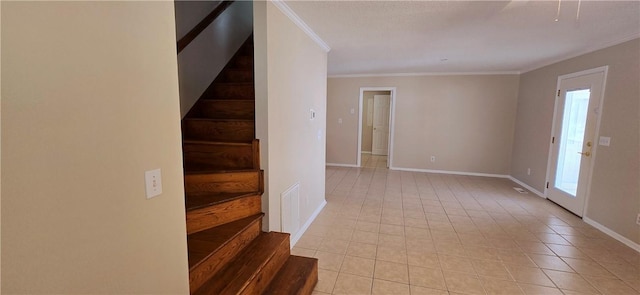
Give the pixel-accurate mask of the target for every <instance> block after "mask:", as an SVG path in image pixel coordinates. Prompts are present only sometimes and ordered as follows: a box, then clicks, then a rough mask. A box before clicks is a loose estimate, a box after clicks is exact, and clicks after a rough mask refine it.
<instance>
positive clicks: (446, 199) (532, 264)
mask: <svg viewBox="0 0 640 295" xmlns="http://www.w3.org/2000/svg"><path fill="white" fill-rule="evenodd" d="M363 166H365V167H376V168H360V169H358V168H337V167H327V173H326V178H327V181H326V199H327V205H326V207H325V208H324V210H323V211H322V212H321V213H320V215H319V216H318V218H317V219H316V220H315V221H314V223H313V224H312V225H311V226H310V227H309V229H308V230H307V232H306V233H305V234H304V235H303V236H302V238H301V239H300V240H299V241H298V243H297V244H296V245H295V247H294V248H293V250H292V252H293V253H294V254H296V255H303V256H311V257H317V258H318V259H319V282H318V284H317V286H316V288H315V291H314V294H640V254H639V253H638V252H635V251H634V250H632V249H631V248H629V247H627V246H625V245H623V244H621V243H619V242H617V241H616V240H614V239H612V238H610V237H608V236H606V235H605V234H603V233H602V232H600V231H598V230H597V229H595V228H593V227H591V226H589V225H587V224H586V223H584V222H583V221H582V220H581V219H579V218H577V217H576V216H574V215H571V214H570V213H567V212H566V211H564V209H562V208H560V207H558V206H556V205H555V204H553V203H551V202H549V201H547V200H544V199H542V198H539V197H537V196H536V195H533V194H531V193H529V194H519V193H517V192H516V191H515V190H513V188H512V187H513V186H516V185H515V184H514V183H512V182H511V181H509V180H506V179H497V178H486V177H471V176H457V175H443V174H429V173H417V172H400V171H390V170H388V169H386V168H384V167H386V158H385V157H379V156H370V155H364V156H363Z"/></svg>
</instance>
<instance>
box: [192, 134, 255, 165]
mask: <svg viewBox="0 0 640 295" xmlns="http://www.w3.org/2000/svg"><path fill="white" fill-rule="evenodd" d="M257 145H258V141H257V140H253V142H251V143H244V142H243V143H235V142H214V141H197V140H185V141H184V142H183V144H182V151H183V155H184V158H183V159H184V169H185V171H207V170H247V169H259V168H260V167H259V165H260V164H259V163H256V161H254V159H253V157H254V153H257V152H259V147H258V146H257ZM256 164H257V165H258V166H256Z"/></svg>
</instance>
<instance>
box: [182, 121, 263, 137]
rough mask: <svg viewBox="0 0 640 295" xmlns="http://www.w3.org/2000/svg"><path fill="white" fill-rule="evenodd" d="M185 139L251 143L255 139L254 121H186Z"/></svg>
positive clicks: (184, 123)
mask: <svg viewBox="0 0 640 295" xmlns="http://www.w3.org/2000/svg"><path fill="white" fill-rule="evenodd" d="M183 127H184V135H185V139H193V140H209V141H222V142H251V141H252V140H253V139H254V137H255V129H254V122H253V121H207V120H184V121H183Z"/></svg>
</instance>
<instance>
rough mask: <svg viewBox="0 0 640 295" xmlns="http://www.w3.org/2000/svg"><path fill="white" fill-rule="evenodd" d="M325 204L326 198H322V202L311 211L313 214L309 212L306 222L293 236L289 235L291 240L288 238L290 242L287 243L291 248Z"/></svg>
mask: <svg viewBox="0 0 640 295" xmlns="http://www.w3.org/2000/svg"><path fill="white" fill-rule="evenodd" d="M326 205H327V200H322V204H320V206H318V208H316V210H315V211H313V214H311V216H310V217H309V219H307V222H305V223H304V224H303V225H302V227H301V228H300V229H299V230H298V232H297V233H296V235H295V236H291V240H290V243H289V244H290V247H291V249H293V246H295V245H296V243H297V242H298V240H300V238H301V237H302V235H303V234H304V232H306V231H307V229H308V228H309V226H311V223H313V221H314V220H316V217H318V214H320V212H321V211H322V209H324V206H326Z"/></svg>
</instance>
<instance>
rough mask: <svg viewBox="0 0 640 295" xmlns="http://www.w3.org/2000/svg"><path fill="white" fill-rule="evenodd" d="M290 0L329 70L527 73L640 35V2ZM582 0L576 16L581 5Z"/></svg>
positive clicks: (339, 72)
mask: <svg viewBox="0 0 640 295" xmlns="http://www.w3.org/2000/svg"><path fill="white" fill-rule="evenodd" d="M558 3H559V2H558V1H534V0H529V1H528V0H514V1H286V4H287V5H288V6H289V7H290V8H291V9H292V10H293V11H294V12H295V13H296V14H297V15H298V16H299V17H300V18H301V19H302V20H303V21H304V22H306V23H307V24H308V25H309V27H311V29H313V31H315V33H316V34H317V35H318V36H320V37H321V38H322V39H323V40H324V41H325V42H326V43H327V44H328V45H329V46H330V47H331V51H330V52H329V65H328V67H329V69H328V70H329V75H352V74H390V73H478V72H483V73H484V72H526V71H528V70H532V69H535V68H538V67H541V66H544V65H547V64H550V63H553V62H556V61H559V60H563V59H565V58H569V57H573V56H577V55H579V54H582V53H586V52H589V51H593V50H597V49H600V48H604V47H607V46H611V45H614V44H617V43H621V42H624V41H627V40H631V39H634V38H638V37H640V1H585V0H583V1H581V2H580V3H579V2H578V1H567V0H562V1H561V2H560V4H561V6H560V15H559V17H558V21H555V19H556V15H557V11H558ZM579 4H580V9H579V16H578V15H577V14H578V5H579Z"/></svg>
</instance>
